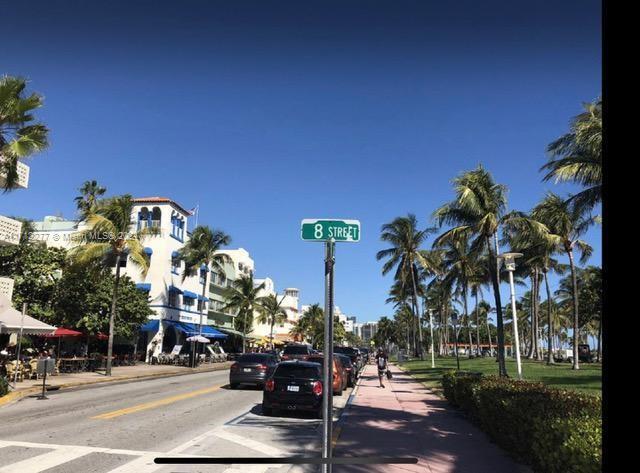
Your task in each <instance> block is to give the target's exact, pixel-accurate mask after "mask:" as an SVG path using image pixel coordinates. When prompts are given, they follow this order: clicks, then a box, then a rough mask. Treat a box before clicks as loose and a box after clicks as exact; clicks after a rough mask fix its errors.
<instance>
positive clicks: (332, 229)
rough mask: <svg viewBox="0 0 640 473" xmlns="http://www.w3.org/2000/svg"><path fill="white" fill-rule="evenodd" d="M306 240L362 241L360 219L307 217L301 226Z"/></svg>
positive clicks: (301, 231)
mask: <svg viewBox="0 0 640 473" xmlns="http://www.w3.org/2000/svg"><path fill="white" fill-rule="evenodd" d="M300 233H301V235H302V239H303V240H305V241H331V240H332V239H333V241H347V242H357V241H360V221H359V220H342V219H317V218H305V219H304V220H302V224H301V227H300Z"/></svg>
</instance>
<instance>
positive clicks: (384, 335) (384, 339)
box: [374, 317, 397, 351]
mask: <svg viewBox="0 0 640 473" xmlns="http://www.w3.org/2000/svg"><path fill="white" fill-rule="evenodd" d="M396 329H397V327H396V323H395V321H393V320H391V319H389V318H387V317H381V318H380V320H378V328H377V329H376V334H375V336H374V340H375V343H376V345H377V346H379V347H381V346H384V348H385V350H387V351H388V349H389V343H395V342H396Z"/></svg>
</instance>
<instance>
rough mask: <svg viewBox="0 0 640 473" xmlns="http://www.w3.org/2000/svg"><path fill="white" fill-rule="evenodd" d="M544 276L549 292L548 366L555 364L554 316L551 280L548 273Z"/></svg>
mask: <svg viewBox="0 0 640 473" xmlns="http://www.w3.org/2000/svg"><path fill="white" fill-rule="evenodd" d="M542 274H543V276H544V287H545V290H546V292H547V325H548V327H547V332H548V333H547V345H549V347H548V353H547V364H548V365H552V364H554V363H555V360H554V359H553V316H552V314H551V313H552V310H551V289H549V279H548V277H547V271H543V273H542Z"/></svg>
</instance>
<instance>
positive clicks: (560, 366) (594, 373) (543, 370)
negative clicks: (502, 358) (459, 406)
mask: <svg viewBox="0 0 640 473" xmlns="http://www.w3.org/2000/svg"><path fill="white" fill-rule="evenodd" d="M400 366H401V367H402V368H404V369H406V370H407V371H408V372H409V374H411V375H412V376H413V377H414V378H416V379H417V380H418V381H420V382H422V383H423V384H425V385H426V386H427V387H429V388H432V389H433V390H434V391H436V392H439V391H441V390H442V386H441V384H440V381H441V379H442V374H443V373H444V372H445V371H447V370H450V369H456V359H455V358H454V357H447V358H436V367H435V368H431V359H430V358H427V360H426V361H407V362H404V363H400ZM460 369H461V370H466V371H478V372H481V373H484V374H498V363H497V362H496V361H495V358H472V359H468V358H466V357H463V356H461V357H460ZM507 373H508V374H509V376H510V377H512V378H515V377H516V362H515V360H512V359H507ZM522 376H523V378H524V379H525V380H528V381H539V382H542V383H544V384H546V385H548V386H551V387H556V388H563V389H575V390H577V391H582V392H585V393H589V394H601V393H602V365H601V364H599V363H580V369H579V370H578V371H573V370H572V369H571V363H557V364H556V365H552V366H547V365H546V364H545V363H544V362H536V361H529V360H523V362H522Z"/></svg>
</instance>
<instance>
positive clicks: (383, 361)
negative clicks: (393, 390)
mask: <svg viewBox="0 0 640 473" xmlns="http://www.w3.org/2000/svg"><path fill="white" fill-rule="evenodd" d="M376 365H377V366H378V380H379V381H380V387H381V388H384V383H383V382H382V378H384V375H385V373H386V372H387V369H388V367H387V354H386V353H385V352H384V350H383V349H382V348H378V353H376Z"/></svg>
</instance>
